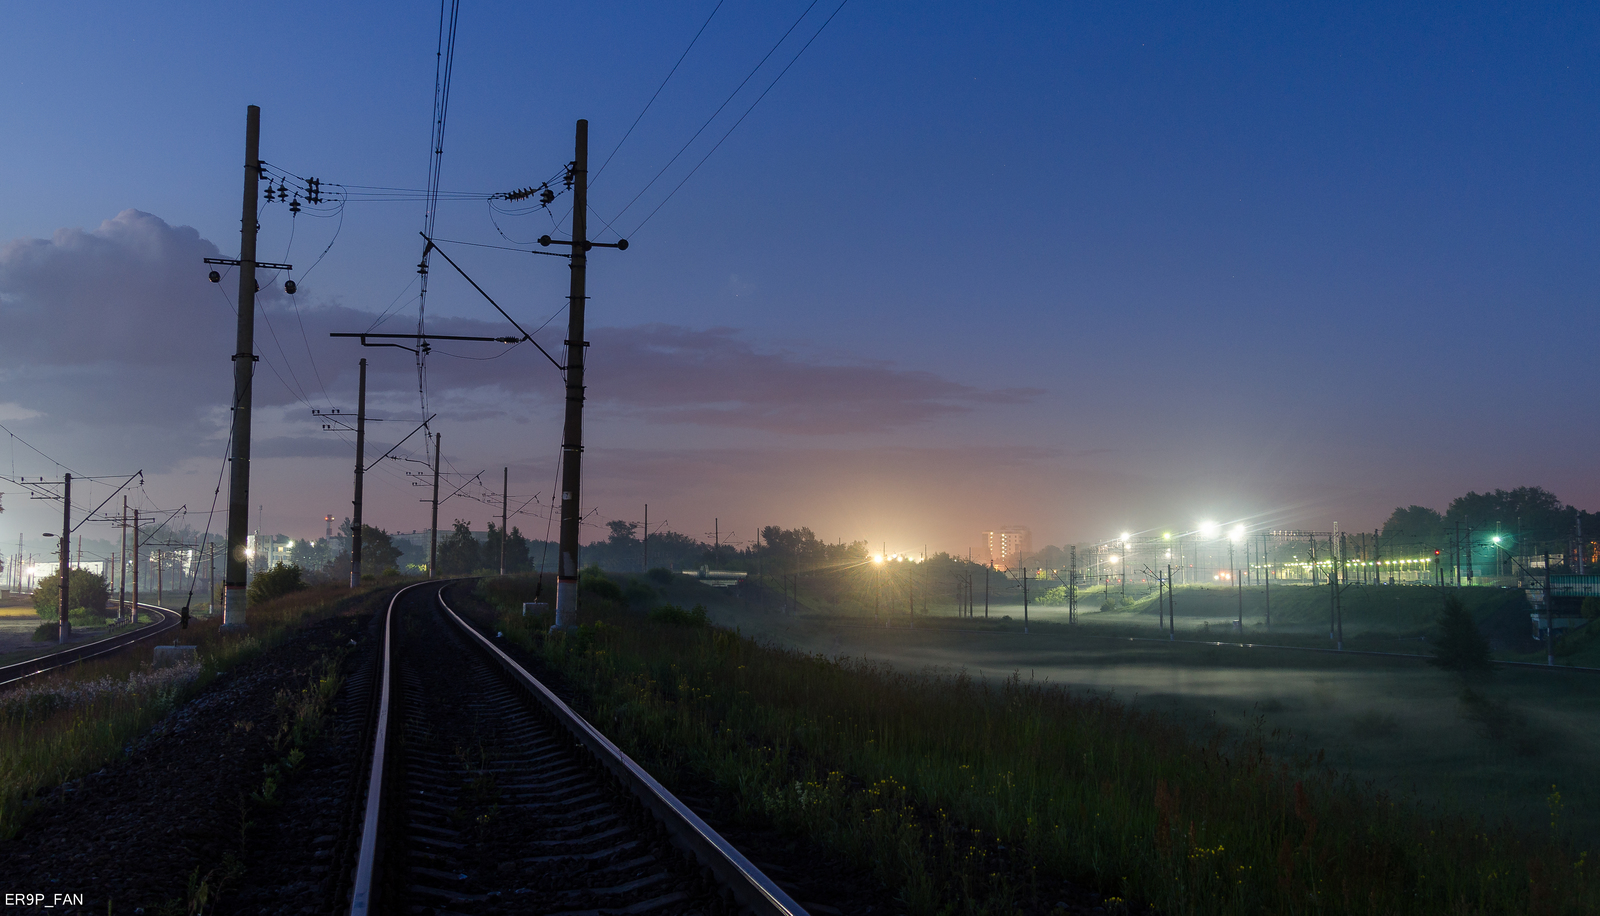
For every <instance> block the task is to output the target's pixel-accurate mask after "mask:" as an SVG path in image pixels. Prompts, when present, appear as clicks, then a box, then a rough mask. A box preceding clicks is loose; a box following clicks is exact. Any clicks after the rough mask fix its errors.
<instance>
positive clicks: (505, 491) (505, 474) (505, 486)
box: [500, 467, 511, 576]
mask: <svg viewBox="0 0 1600 916" xmlns="http://www.w3.org/2000/svg"><path fill="white" fill-rule="evenodd" d="M510 488H511V468H509V467H507V468H503V469H502V470H501V473H500V575H502V576H503V575H505V574H506V522H507V520H508V518H509V514H508V513H509V511H510V510H509V509H508V508H507V505H508V504H509V503H510V502H511V489H510Z"/></svg>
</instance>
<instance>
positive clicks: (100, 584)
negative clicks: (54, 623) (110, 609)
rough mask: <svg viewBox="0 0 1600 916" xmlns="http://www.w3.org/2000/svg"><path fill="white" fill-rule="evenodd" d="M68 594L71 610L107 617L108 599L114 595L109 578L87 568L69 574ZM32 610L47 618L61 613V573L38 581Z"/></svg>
mask: <svg viewBox="0 0 1600 916" xmlns="http://www.w3.org/2000/svg"><path fill="white" fill-rule="evenodd" d="M68 575H69V578H68V579H67V597H68V598H69V599H71V601H72V611H71V612H72V613H74V614H79V613H85V612H86V613H88V614H91V615H97V616H101V617H104V616H105V613H106V602H107V601H109V600H110V599H111V594H110V592H109V591H107V589H106V580H105V579H104V578H102V577H100V576H97V575H95V574H94V573H92V572H89V571H88V570H86V569H74V570H71V571H70V573H69V574H68ZM33 609H34V610H35V611H38V612H39V616H40V617H43V618H45V619H46V620H51V619H55V618H57V617H60V616H61V576H60V575H59V574H57V575H54V576H50V577H48V578H45V579H41V580H39V587H38V588H36V589H34V591H33Z"/></svg>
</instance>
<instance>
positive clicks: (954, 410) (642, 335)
mask: <svg viewBox="0 0 1600 916" xmlns="http://www.w3.org/2000/svg"><path fill="white" fill-rule="evenodd" d="M593 337H594V342H595V347H594V350H593V354H594V355H593V356H592V357H591V362H590V364H591V366H593V367H594V368H595V370H596V372H595V381H594V383H593V385H592V386H591V388H590V397H592V398H594V399H596V400H597V401H599V402H600V403H601V404H603V405H605V406H607V407H610V408H612V409H616V410H621V411H625V412H629V413H635V414H638V415H641V416H646V417H648V418H649V419H650V420H652V421H653V422H657V423H691V424H697V425H703V426H724V427H744V428H750V429H761V430H771V431H780V432H796V433H841V432H863V431H873V430H888V429H895V428H898V427H903V426H908V425H911V424H915V423H921V422H925V421H928V420H935V419H940V418H944V417H948V416H950V415H953V414H961V413H967V412H969V411H971V410H973V409H975V408H978V407H983V406H991V405H1002V404H1019V403H1023V402H1025V401H1028V400H1030V399H1032V398H1034V397H1036V396H1038V395H1039V394H1041V393H1042V392H1040V391H1039V390H1038V389H1033V388H1006V389H998V390H996V389H982V388H975V387H973V386H970V385H963V384H960V383H958V382H953V381H950V380H949V379H945V378H942V377H940V376H938V375H936V374H934V373H932V372H926V371H921V370H910V369H902V368H898V367H896V366H894V365H893V364H891V363H888V362H883V361H873V362H867V361H859V360H856V361H843V360H839V361H829V360H822V359H816V358H805V357H801V356H799V355H796V354H794V353H790V352H785V351H782V350H762V349H758V348H757V347H756V346H755V345H753V344H751V343H750V342H748V341H746V340H744V339H742V338H741V337H740V336H739V333H738V331H737V330H735V329H732V328H711V329H708V330H693V329H690V328H684V327H677V326H673V325H664V324H652V325H643V326H639V327H631V328H605V329H601V330H597V331H596V332H595V333H594V335H593Z"/></svg>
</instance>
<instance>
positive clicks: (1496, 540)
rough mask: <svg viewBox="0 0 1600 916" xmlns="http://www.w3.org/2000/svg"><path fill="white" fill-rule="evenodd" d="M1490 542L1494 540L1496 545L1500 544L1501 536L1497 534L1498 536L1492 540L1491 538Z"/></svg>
mask: <svg viewBox="0 0 1600 916" xmlns="http://www.w3.org/2000/svg"><path fill="white" fill-rule="evenodd" d="M1490 540H1492V541H1494V542H1495V543H1496V544H1498V543H1500V535H1498V534H1497V535H1495V536H1494V537H1492V538H1490Z"/></svg>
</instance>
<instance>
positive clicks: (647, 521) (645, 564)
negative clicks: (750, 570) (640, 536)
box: [639, 503, 761, 578]
mask: <svg viewBox="0 0 1600 916" xmlns="http://www.w3.org/2000/svg"><path fill="white" fill-rule="evenodd" d="M760 536H761V532H759V531H758V532H756V538H757V540H756V546H758V547H759V546H760V545H761V541H760ZM639 568H640V570H641V571H642V572H649V571H650V504H649V503H645V504H644V562H643V563H641V564H640V566H639ZM760 575H761V555H760V554H757V555H756V576H757V577H758V578H759V577H760Z"/></svg>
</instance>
